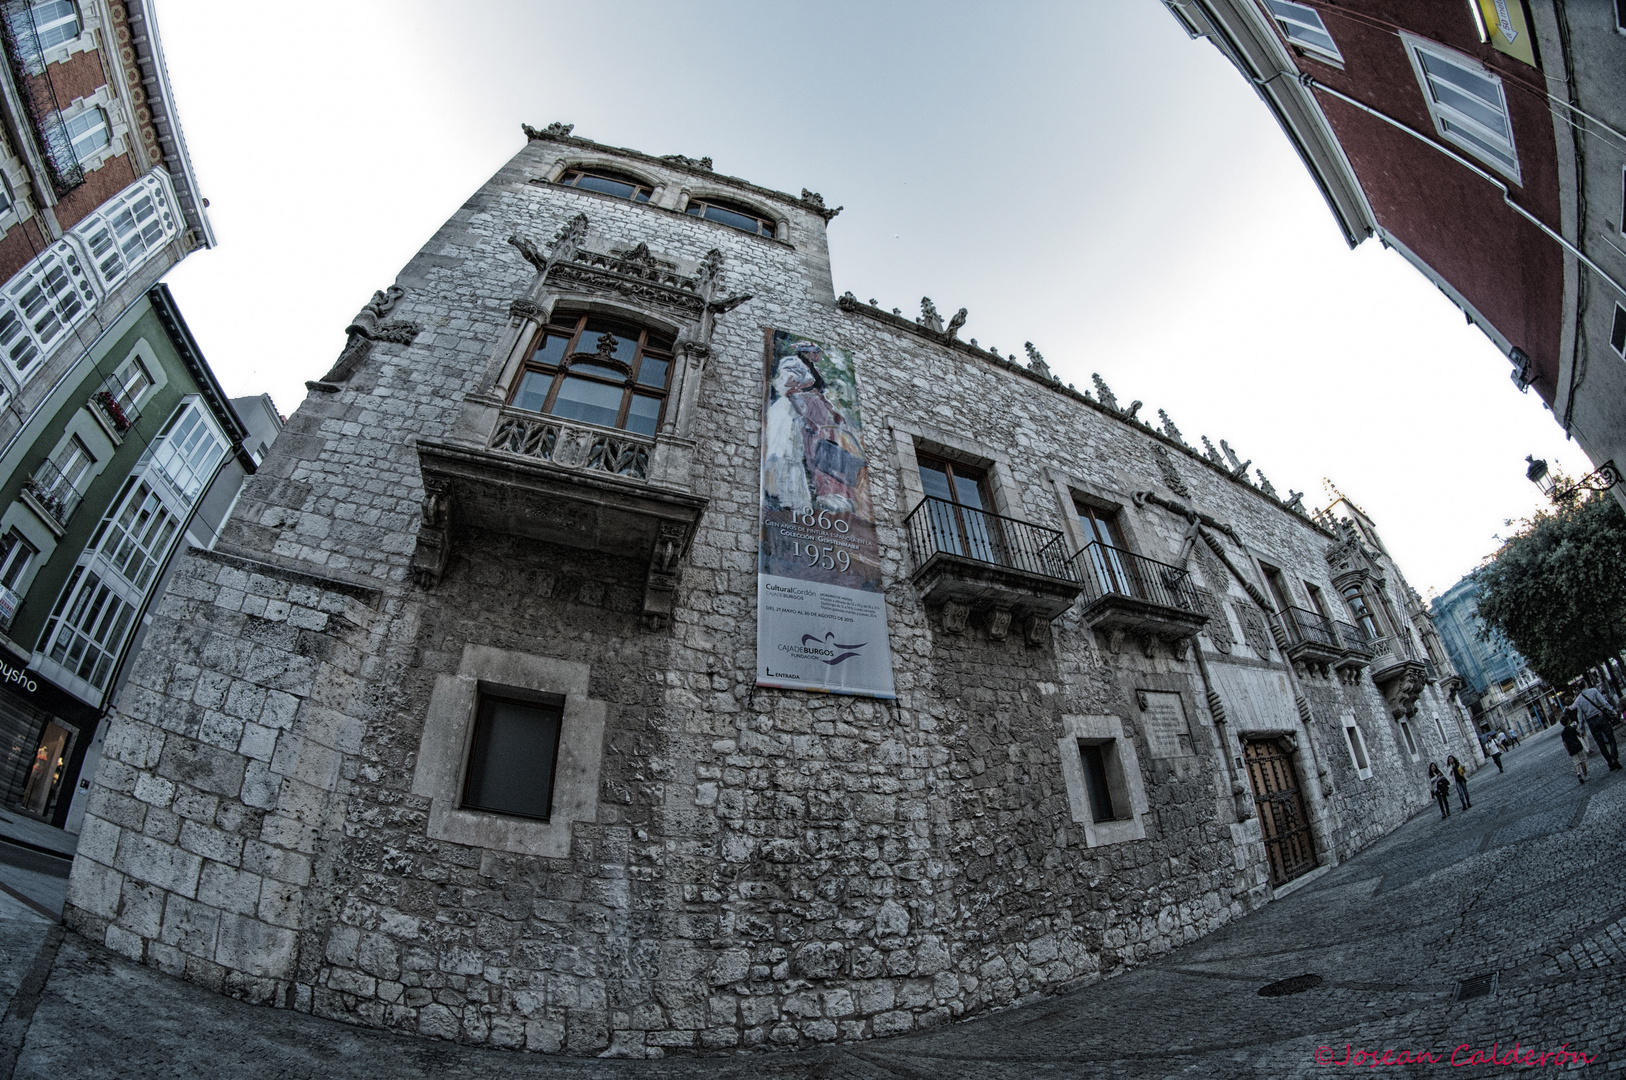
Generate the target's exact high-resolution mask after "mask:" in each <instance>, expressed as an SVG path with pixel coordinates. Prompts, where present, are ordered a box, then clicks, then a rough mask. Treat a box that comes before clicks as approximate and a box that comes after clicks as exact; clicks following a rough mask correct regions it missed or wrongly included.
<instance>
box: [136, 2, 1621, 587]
mask: <svg viewBox="0 0 1626 1080" xmlns="http://www.w3.org/2000/svg"><path fill="white" fill-rule="evenodd" d="M157 7H158V16H159V24H160V28H161V31H162V34H163V39H164V48H165V52H166V57H167V60H168V65H169V71H170V76H171V80H172V83H173V87H174V92H175V97H176V99H177V103H178V107H179V111H180V118H181V124H182V126H183V128H184V130H185V133H186V139H187V142H188V145H189V148H190V152H191V157H192V161H193V165H194V167H195V170H196V173H197V177H198V181H199V187H200V189H201V191H202V193H203V194H204V196H205V197H207V198H208V199H209V200H210V204H211V205H210V210H209V215H210V220H211V222H212V224H213V226H214V230H215V234H216V239H217V241H218V246H217V247H216V248H215V249H213V250H208V251H202V252H199V253H196V254H194V255H192V256H191V257H189V258H188V259H187V260H185V261H184V262H183V263H182V264H181V265H180V266H179V267H177V268H176V269H175V270H173V271H171V273H170V274H169V277H168V279H167V280H168V281H169V283H170V285H171V288H172V289H173V290H174V293H175V296H176V298H177V300H178V302H179V304H180V307H181V310H182V312H183V313H184V315H185V317H186V319H187V321H188V323H189V324H190V326H191V327H192V330H193V332H194V334H195V335H196V337H197V339H198V341H199V343H200V344H201V346H202V348H203V351H204V354H205V355H206V356H207V357H208V359H209V362H210V364H211V365H212V366H213V368H214V369H215V371H216V373H217V374H218V375H219V377H220V380H221V382H222V383H223V384H224V386H225V387H226V389H227V391H228V392H229V393H230V394H232V395H233V396H241V395H245V394H259V393H269V394H270V395H271V396H272V398H273V399H274V400H275V401H276V404H277V406H278V408H279V409H280V410H281V411H282V412H283V413H284V414H287V413H291V412H292V411H293V410H294V409H295V408H296V407H297V406H298V405H299V404H300V402H301V401H303V399H304V397H305V387H304V383H305V380H307V379H315V378H319V377H320V376H321V375H322V374H323V373H324V372H325V371H326V370H327V369H328V368H329V367H330V366H331V365H332V363H333V361H334V359H335V358H336V357H337V356H338V354H339V351H340V349H341V348H342V347H343V345H344V341H345V338H344V327H345V326H346V325H347V324H348V323H349V321H350V319H351V317H352V316H353V315H354V314H355V313H356V311H357V310H358V309H359V308H360V307H361V305H362V304H363V303H365V302H366V301H367V300H368V299H369V298H370V297H371V296H372V293H373V291H374V290H375V289H381V288H383V287H385V286H386V285H388V284H390V283H391V282H392V281H393V280H394V278H395V275H396V273H397V272H398V271H399V270H400V269H401V267H402V266H403V265H404V264H405V263H406V261H407V260H408V259H409V258H411V256H412V255H413V254H414V253H415V252H416V251H417V249H418V248H419V247H420V246H421V245H422V244H423V243H424V242H425V241H427V240H428V239H429V237H430V235H431V234H433V233H434V231H435V230H436V229H437V228H439V226H440V225H441V224H442V223H443V222H444V221H445V220H446V219H447V218H448V217H449V216H450V215H451V214H452V212H453V211H455V210H456V209H457V207H458V206H459V205H461V204H462V203H463V201H464V200H465V199H467V198H468V197H469V196H470V195H471V194H473V193H474V191H475V190H477V189H478V188H479V187H480V185H481V184H483V183H484V182H485V181H486V180H487V179H488V178H489V177H490V176H491V174H492V173H493V172H495V171H496V170H497V169H498V168H499V167H500V166H501V165H502V164H503V163H504V162H505V161H507V160H508V159H509V158H510V157H512V156H513V155H514V154H515V153H517V152H518V151H519V150H520V149H521V148H522V147H523V146H524V135H523V134H522V133H521V130H520V124H521V123H528V124H531V125H533V126H536V127H542V126H544V125H546V124H548V123H551V122H553V121H564V122H566V123H573V124H575V125H576V128H575V134H577V135H580V136H583V137H586V138H589V139H593V140H595V141H597V142H601V143H607V144H610V145H613V146H627V147H633V148H635V149H639V150H642V151H645V152H648V153H653V154H672V153H681V154H687V155H689V156H690V157H701V156H710V157H712V158H713V159H714V161H715V163H716V168H717V171H718V172H720V173H724V174H728V175H733V176H738V177H743V178H745V179H747V180H750V181H751V182H753V183H756V184H760V185H762V186H765V187H771V188H776V189H778V190H781V191H789V192H792V193H794V192H799V191H800V190H801V189H802V188H804V187H805V188H810V189H812V190H814V191H818V192H820V193H822V194H823V196H824V198H825V201H826V203H828V204H829V205H831V206H836V205H842V206H845V207H846V209H845V210H844V211H843V212H842V213H841V215H840V216H839V217H837V218H836V219H835V220H834V221H833V222H831V225H830V231H829V241H830V253H831V260H832V264H833V267H834V275H835V287H836V291H837V292H838V293H840V292H843V291H846V290H849V289H850V290H851V291H852V292H854V293H855V294H856V295H857V296H858V297H859V298H860V299H864V300H867V299H869V298H871V297H874V298H875V299H876V300H878V301H879V302H880V303H881V305H882V306H883V307H887V308H891V307H899V308H901V309H903V311H904V313H906V314H907V315H909V316H911V317H913V316H914V315H915V314H917V313H918V312H919V305H920V298H921V297H922V296H930V297H932V298H933V300H934V301H935V303H936V305H937V307H938V309H939V310H940V311H942V312H944V313H945V314H947V313H950V312H953V311H955V310H957V309H958V308H960V307H966V308H969V309H970V319H969V321H968V322H967V324H966V326H965V329H964V331H962V335H963V336H965V337H976V338H977V339H978V340H979V341H980V342H981V343H982V344H983V345H985V346H987V345H997V346H998V347H999V348H1000V350H1001V351H1003V352H1006V353H1016V354H1018V355H1021V354H1022V345H1023V343H1024V342H1027V341H1031V342H1033V343H1034V345H1035V346H1036V347H1037V348H1038V349H1039V350H1040V351H1041V352H1042V353H1043V354H1044V357H1045V359H1046V361H1047V362H1048V363H1049V364H1050V367H1051V369H1052V371H1053V372H1054V373H1055V374H1056V375H1058V376H1059V377H1060V378H1061V379H1062V380H1064V381H1070V382H1074V383H1076V384H1077V385H1078V387H1079V388H1080V389H1089V388H1091V382H1090V376H1091V374H1092V373H1093V372H1099V373H1100V374H1101V376H1102V378H1104V379H1105V380H1106V381H1107V383H1108V384H1109V385H1110V386H1111V388H1112V390H1113V391H1114V392H1115V393H1116V394H1117V396H1118V397H1119V398H1120V399H1121V400H1124V401H1126V402H1127V401H1129V400H1133V399H1137V398H1138V399H1141V400H1143V401H1144V402H1145V403H1146V404H1145V406H1144V407H1143V409H1142V415H1143V416H1153V417H1155V416H1156V411H1157V410H1158V409H1160V408H1161V409H1165V410H1167V411H1168V413H1169V415H1170V416H1171V417H1172V418H1173V420H1174V421H1175V423H1176V424H1177V425H1178V426H1179V428H1180V430H1181V431H1182V433H1183V434H1184V436H1185V438H1186V440H1187V441H1188V442H1190V443H1191V444H1193V445H1196V446H1200V445H1201V443H1200V440H1199V436H1202V435H1208V436H1209V437H1210V438H1212V439H1213V440H1214V442H1215V443H1216V444H1218V442H1219V440H1220V439H1222V438H1223V439H1226V440H1228V441H1229V442H1230V444H1231V446H1232V447H1233V448H1235V449H1236V451H1237V452H1238V454H1240V455H1241V456H1242V457H1243V458H1251V459H1253V461H1254V464H1255V466H1256V467H1259V468H1262V469H1263V470H1264V471H1265V473H1266V475H1267V476H1268V477H1269V478H1270V480H1271V482H1272V483H1273V484H1274V485H1275V487H1276V488H1277V490H1278V491H1281V492H1283V493H1285V492H1286V491H1287V490H1288V489H1289V488H1291V489H1294V490H1298V491H1304V492H1306V497H1305V503H1306V504H1307V505H1309V506H1312V507H1314V506H1321V505H1325V504H1326V503H1327V502H1328V501H1329V498H1328V496H1327V495H1326V493H1325V489H1324V487H1323V479H1324V478H1330V479H1331V480H1332V482H1333V483H1335V484H1336V485H1337V486H1338V487H1339V488H1340V489H1341V490H1342V491H1343V492H1344V493H1345V494H1347V495H1348V496H1349V497H1350V498H1352V499H1353V500H1354V501H1355V502H1356V503H1357V504H1358V505H1360V506H1361V507H1362V508H1363V509H1364V510H1365V511H1366V512H1367V513H1368V514H1369V515H1370V516H1371V517H1372V518H1373V519H1374V520H1375V521H1376V522H1377V525H1378V528H1379V530H1380V531H1381V532H1382V534H1383V537H1384V541H1385V544H1386V545H1387V546H1388V548H1389V549H1390V551H1391V552H1392V553H1393V554H1394V555H1395V556H1396V558H1397V559H1398V560H1399V562H1400V564H1401V567H1402V570H1403V571H1404V573H1405V574H1406V576H1407V578H1408V579H1409V580H1410V582H1411V584H1412V586H1413V587H1414V588H1416V589H1418V591H1419V592H1422V593H1423V594H1424V595H1425V596H1426V595H1428V593H1429V591H1430V590H1431V589H1437V590H1439V591H1444V590H1445V589H1446V588H1447V587H1449V586H1450V585H1451V584H1452V583H1453V582H1455V581H1456V580H1457V579H1458V578H1459V577H1461V576H1462V575H1463V574H1464V573H1467V572H1469V571H1470V570H1472V569H1473V568H1474V567H1475V566H1477V565H1479V563H1480V562H1481V560H1483V559H1484V558H1485V557H1486V556H1487V555H1489V554H1491V553H1492V552H1493V551H1494V550H1495V549H1496V548H1497V546H1498V544H1499V540H1498V537H1499V536H1503V537H1505V536H1507V535H1510V534H1511V532H1512V531H1513V529H1512V528H1510V527H1509V525H1508V522H1509V521H1510V520H1514V521H1516V520H1517V519H1520V518H1523V517H1526V516H1528V515H1529V514H1531V513H1533V512H1534V511H1535V510H1536V509H1537V508H1538V507H1539V505H1540V504H1541V503H1542V501H1543V500H1542V497H1541V495H1540V494H1539V492H1537V490H1536V489H1535V487H1534V485H1532V484H1531V483H1530V482H1529V481H1528V480H1526V479H1525V478H1524V470H1525V460H1524V459H1525V455H1526V454H1534V455H1535V456H1537V457H1542V458H1546V459H1547V460H1548V461H1549V462H1551V463H1553V464H1555V465H1557V466H1558V467H1560V468H1563V469H1564V470H1566V471H1568V472H1569V473H1570V474H1571V475H1574V476H1579V475H1581V474H1583V473H1585V472H1588V471H1590V469H1591V465H1590V464H1589V463H1588V462H1587V460H1586V458H1585V456H1584V455H1583V454H1582V453H1581V451H1580V449H1579V447H1578V446H1577V445H1576V444H1575V443H1573V442H1566V440H1565V438H1564V434H1563V431H1562V429H1561V428H1560V427H1559V426H1558V424H1556V423H1555V422H1554V421H1553V419H1552V416H1551V414H1550V413H1548V412H1546V411H1544V409H1543V407H1542V404H1541V401H1540V399H1539V398H1537V397H1536V396H1535V395H1534V394H1521V393H1519V392H1518V391H1517V390H1516V389H1515V387H1514V385H1513V383H1512V381H1511V379H1510V378H1509V373H1510V371H1511V367H1510V365H1509V364H1508V362H1507V360H1506V359H1505V358H1504V357H1503V356H1502V354H1501V353H1500V352H1499V351H1498V350H1497V349H1496V347H1495V346H1494V345H1492V344H1491V342H1490V341H1489V340H1488V339H1487V338H1486V337H1485V336H1484V335H1483V334H1482V333H1481V332H1480V331H1478V330H1476V329H1474V328H1473V327H1471V326H1469V325H1467V323H1466V320H1465V319H1464V316H1463V314H1462V312H1461V311H1459V310H1458V309H1457V308H1456V307H1455V306H1454V305H1453V304H1452V303H1451V302H1450V301H1449V300H1447V299H1446V298H1445V297H1444V296H1443V295H1442V294H1441V293H1439V292H1438V291H1437V290H1436V289H1435V288H1434V286H1433V285H1432V284H1430V283H1429V282H1428V281H1427V280H1426V279H1424V278H1423V277H1422V276H1421V275H1420V274H1418V273H1417V272H1416V271H1415V270H1413V269H1412V268H1411V267H1410V265H1409V264H1407V263H1405V262H1404V261H1403V260H1402V259H1401V258H1400V257H1399V256H1398V255H1396V254H1395V253H1394V252H1392V251H1385V250H1384V249H1383V248H1382V247H1381V246H1380V245H1379V244H1378V243H1377V242H1376V241H1368V242H1366V243H1364V244H1362V245H1361V246H1360V247H1359V248H1357V249H1355V250H1353V251H1351V250H1350V249H1349V248H1348V247H1346V246H1345V244H1344V241H1343V239H1342V237H1341V236H1340V234H1339V231H1338V228H1337V225H1336V224H1335V222H1334V220H1333V217H1332V214H1331V212H1330V211H1329V210H1328V208H1327V206H1326V204H1325V202H1324V201H1323V200H1322V198H1321V196H1320V194H1319V192H1318V191H1317V190H1316V187H1315V185H1314V183H1313V182H1312V180H1311V179H1310V176H1309V174H1308V173H1307V172H1306V171H1305V169H1304V167H1303V165H1302V164H1301V163H1300V161H1299V159H1298V157H1297V156H1296V155H1295V153H1294V152H1293V150H1292V147H1291V146H1290V144H1289V143H1288V141H1287V139H1286V137H1285V136H1284V135H1283V134H1282V132H1281V130H1280V128H1279V127H1278V126H1277V125H1276V123H1275V121H1274V120H1273V119H1272V117H1271V115H1270V114H1269V112H1268V111H1267V110H1266V108H1265V106H1264V104H1263V103H1262V102H1261V101H1260V100H1259V98H1258V97H1257V95H1256V94H1255V93H1254V92H1253V90H1252V89H1251V88H1250V86H1249V85H1248V84H1247V83H1246V82H1245V81H1244V80H1243V79H1242V77H1241V76H1240V75H1239V74H1238V73H1237V71H1236V69H1235V68H1233V67H1232V66H1231V65H1230V64H1229V63H1227V62H1226V61H1225V60H1224V59H1223V58H1222V57H1221V56H1220V54H1219V52H1218V51H1217V50H1216V49H1215V48H1214V47H1213V46H1212V45H1211V44H1209V43H1208V42H1206V41H1192V40H1190V39H1188V38H1187V37H1186V35H1185V33H1184V31H1183V30H1181V29H1180V27H1179V25H1178V24H1177V23H1176V22H1175V20H1174V19H1173V18H1172V17H1171V16H1170V15H1169V14H1168V13H1167V11H1166V10H1165V9H1164V7H1163V5H1162V4H1161V3H1158V2H1157V0H1073V2H1070V3H1047V2H1007V3H1003V4H997V5H995V4H979V3H904V2H890V3H875V2H873V0H871V2H866V3H856V2H847V0H837V2H830V0H827V2H825V3H821V4H818V5H810V4H798V5H790V4H751V3H743V2H736V3H729V2H723V0H717V2H705V3H701V2H685V0H668V2H662V3H655V2H620V0H595V2H594V3H591V4H584V3H580V2H579V0H577V2H571V3H552V2H542V0H533V2H528V3H522V2H517V0H462V2H460V3H458V4H455V5H454V4H444V3H430V2H426V0H389V2H388V3H384V2H376V0H344V2H343V3H334V2H333V0H327V2H324V3H320V4H318V3H311V2H308V0H285V2H282V3H279V4H277V5H276V6H275V7H274V8H266V7H264V6H263V5H247V4H221V3H219V2H218V0H213V2H205V0H158V4H157ZM273 12H274V17H272V16H271V13H273ZM996 439H997V437H996Z"/></svg>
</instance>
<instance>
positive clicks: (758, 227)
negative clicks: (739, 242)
mask: <svg viewBox="0 0 1626 1080" xmlns="http://www.w3.org/2000/svg"><path fill="white" fill-rule="evenodd" d="M684 213H686V214H688V215H689V216H690V217H697V218H705V219H706V220H707V221H716V222H719V223H721V224H723V225H728V226H730V227H732V228H735V229H739V230H740V231H741V232H748V233H753V234H755V235H757V236H766V237H768V238H770V239H772V238H773V237H775V236H777V235H778V226H777V225H776V224H775V223H774V219H773V218H770V217H765V216H764V215H762V214H759V213H757V211H755V210H753V209H751V208H750V207H749V206H744V205H742V204H740V203H732V202H724V201H722V200H719V199H690V200H689V205H688V208H687V209H685V210H684Z"/></svg>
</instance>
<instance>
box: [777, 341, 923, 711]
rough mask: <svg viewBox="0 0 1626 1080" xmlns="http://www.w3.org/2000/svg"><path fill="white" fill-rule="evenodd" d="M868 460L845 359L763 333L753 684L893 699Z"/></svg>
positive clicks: (824, 348) (825, 348)
mask: <svg viewBox="0 0 1626 1080" xmlns="http://www.w3.org/2000/svg"><path fill="white" fill-rule="evenodd" d="M869 459H870V448H869V445H868V443H866V442H865V439H864V425H863V413H862V410H861V409H860V408H859V404H858V376H857V373H856V371H855V370H854V367H853V361H852V357H851V356H850V355H848V354H847V353H846V352H845V351H844V350H841V349H837V348H834V347H832V346H829V345H825V344H823V343H822V342H817V341H814V340H812V339H811V338H806V337H802V336H801V335H799V334H793V333H790V332H788V331H784V330H770V331H768V334H767V348H766V357H765V362H764V365H763V394H762V500H761V501H762V532H761V536H760V539H759V545H760V546H759V548H758V558H757V685H758V686H772V687H779V688H781V689H788V690H823V691H828V692H831V693H837V694H859V695H864V696H867V697H878V698H891V697H896V696H897V695H896V694H895V693H894V691H893V686H892V650H891V647H890V644H889V642H888V640H887V633H886V598H885V596H884V595H883V594H882V591H881V554H880V545H879V543H878V542H877V540H876V535H875V511H874V508H873V507H872V505H871V503H870V492H869Z"/></svg>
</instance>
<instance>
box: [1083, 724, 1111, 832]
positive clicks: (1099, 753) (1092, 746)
mask: <svg viewBox="0 0 1626 1080" xmlns="http://www.w3.org/2000/svg"><path fill="white" fill-rule="evenodd" d="M1105 749H1106V748H1105V747H1103V746H1102V744H1100V743H1079V744H1078V752H1079V753H1080V754H1081V755H1082V756H1083V758H1084V786H1085V787H1086V788H1087V789H1088V790H1089V793H1090V818H1091V819H1092V820H1094V821H1096V822H1102V821H1116V820H1117V819H1118V816H1117V814H1115V813H1113V808H1112V785H1111V784H1109V783H1108V782H1107V754H1106V753H1105V752H1104V751H1105Z"/></svg>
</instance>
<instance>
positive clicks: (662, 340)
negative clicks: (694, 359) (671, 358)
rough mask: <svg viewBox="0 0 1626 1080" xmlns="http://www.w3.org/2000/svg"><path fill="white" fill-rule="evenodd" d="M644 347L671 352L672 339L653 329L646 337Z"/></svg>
mask: <svg viewBox="0 0 1626 1080" xmlns="http://www.w3.org/2000/svg"><path fill="white" fill-rule="evenodd" d="M644 348H646V349H659V350H660V351H661V352H671V351H672V339H671V338H669V337H666V336H665V335H664V334H657V333H655V331H653V330H651V331H650V332H649V336H648V337H647V338H645V339H644Z"/></svg>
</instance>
